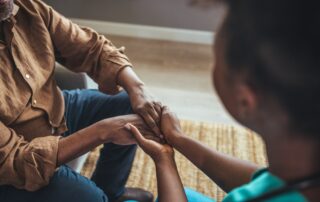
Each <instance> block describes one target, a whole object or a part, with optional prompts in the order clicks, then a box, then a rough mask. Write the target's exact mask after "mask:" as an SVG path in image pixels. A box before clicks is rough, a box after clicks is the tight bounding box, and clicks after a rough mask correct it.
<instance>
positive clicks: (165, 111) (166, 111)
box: [161, 105, 170, 113]
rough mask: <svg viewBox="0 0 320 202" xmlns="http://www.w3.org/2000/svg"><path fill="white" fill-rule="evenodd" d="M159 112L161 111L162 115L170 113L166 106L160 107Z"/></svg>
mask: <svg viewBox="0 0 320 202" xmlns="http://www.w3.org/2000/svg"><path fill="white" fill-rule="evenodd" d="M161 110H162V113H169V112H170V109H169V107H168V106H166V105H164V106H162V107H161Z"/></svg>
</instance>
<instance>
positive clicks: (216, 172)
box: [172, 135, 259, 192]
mask: <svg viewBox="0 0 320 202" xmlns="http://www.w3.org/2000/svg"><path fill="white" fill-rule="evenodd" d="M172 144H173V145H172V146H173V147H174V148H175V149H177V150H178V151H179V152H180V153H182V154H183V155H184V156H186V157H187V158H188V159H189V160H190V161H191V162H192V163H193V164H194V165H195V166H197V167H198V168H199V169H200V170H202V171H203V172H204V173H205V174H206V175H207V176H209V177H210V178H211V179H212V180H213V181H214V182H216V183H217V184H218V185H219V186H220V187H221V188H222V189H224V190H225V191H227V192H228V191H230V190H232V189H233V188H235V187H238V186H241V185H243V184H245V183H248V182H249V181H250V179H251V176H252V174H253V173H254V172H255V171H256V170H257V169H259V168H258V166H256V165H254V164H252V163H249V162H247V161H243V160H240V159H237V158H234V157H232V156H229V155H226V154H222V153H220V152H217V151H215V150H213V149H211V148H209V147H207V146H205V145H203V144H202V143H200V142H198V141H196V140H193V139H191V138H189V137H187V136H185V135H183V136H182V135H180V136H178V138H177V139H176V140H174V141H173V142H172Z"/></svg>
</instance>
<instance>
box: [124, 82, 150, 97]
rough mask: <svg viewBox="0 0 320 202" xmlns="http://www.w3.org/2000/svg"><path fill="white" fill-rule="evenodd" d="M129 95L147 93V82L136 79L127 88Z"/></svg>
mask: <svg viewBox="0 0 320 202" xmlns="http://www.w3.org/2000/svg"><path fill="white" fill-rule="evenodd" d="M125 90H126V91H127V93H128V95H129V96H131V95H138V96H139V95H141V96H143V95H144V94H145V84H144V83H143V82H142V81H136V82H134V83H133V84H131V85H129V86H127V87H126V88H125Z"/></svg>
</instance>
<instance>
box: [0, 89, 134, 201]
mask: <svg viewBox="0 0 320 202" xmlns="http://www.w3.org/2000/svg"><path fill="white" fill-rule="evenodd" d="M63 95H64V98H65V106H66V109H65V117H66V120H67V126H68V128H69V130H68V131H67V132H66V133H65V134H64V136H68V135H70V134H72V133H74V132H76V131H78V130H80V129H82V128H85V127H87V126H89V125H91V124H93V123H95V122H97V121H100V120H102V119H105V118H109V117H114V116H119V115H125V114H130V113H132V109H131V105H130V100H129V97H128V95H127V94H126V93H125V92H121V93H119V94H117V95H114V96H110V95H106V94H103V93H100V92H99V91H97V90H71V91H63ZM135 152H136V145H132V146H119V145H115V144H112V143H108V144H104V147H103V148H102V149H101V151H100V157H99V160H98V162H97V165H96V169H95V171H94V173H93V176H92V178H91V180H89V179H87V178H85V177H83V176H81V175H80V174H78V173H76V172H74V171H73V170H72V169H70V168H69V167H67V166H61V167H60V168H59V169H58V170H57V171H56V173H55V174H54V176H53V177H52V179H51V181H50V183H49V185H47V186H46V187H43V188H42V189H40V190H38V191H35V192H28V191H25V190H18V189H16V188H14V187H12V186H0V201H1V202H22V201H23V202H58V201H59V202H70V201H77V202H106V201H113V200H114V199H116V198H117V197H119V196H121V195H122V194H123V192H124V186H125V183H126V181H127V179H128V176H129V173H130V169H131V166H132V162H133V159H134V156H135ZM106 195H107V196H108V197H107V196H106ZM108 199H109V200H108Z"/></svg>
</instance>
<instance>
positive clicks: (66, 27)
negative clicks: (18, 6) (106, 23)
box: [33, 0, 132, 94]
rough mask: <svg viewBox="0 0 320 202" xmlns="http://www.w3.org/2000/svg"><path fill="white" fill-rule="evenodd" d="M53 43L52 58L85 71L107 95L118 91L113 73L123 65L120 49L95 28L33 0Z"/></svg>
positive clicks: (122, 51)
mask: <svg viewBox="0 0 320 202" xmlns="http://www.w3.org/2000/svg"><path fill="white" fill-rule="evenodd" d="M33 2H34V5H35V7H36V9H37V10H38V11H39V12H40V15H41V16H42V18H43V19H44V22H45V23H46V25H47V27H48V30H49V32H50V35H51V39H52V41H53V44H54V49H55V55H56V59H57V60H58V61H59V62H60V63H61V64H63V65H65V66H66V67H67V68H68V69H70V70H71V71H74V72H86V73H87V74H88V75H89V76H90V77H91V78H92V79H93V80H94V81H95V82H97V83H98V85H99V86H100V87H102V88H103V89H105V90H106V91H107V92H108V93H110V94H115V93H117V92H118V90H119V89H118V86H117V76H118V74H119V72H120V71H121V70H122V69H123V68H124V67H127V66H130V67H132V65H131V63H130V62H129V59H128V58H127V56H126V55H124V50H123V49H124V48H120V49H118V48H116V47H115V46H114V45H113V44H112V43H111V42H110V41H109V40H108V39H106V38H105V37H104V36H103V35H100V34H98V33H97V32H96V31H94V30H92V29H90V28H87V27H80V26H78V25H77V24H74V23H72V22H71V21H70V20H69V19H67V18H65V17H64V16H62V15H61V14H59V13H58V12H56V11H55V10H54V9H53V8H51V7H50V6H48V5H46V4H45V3H43V2H42V1H38V0H34V1H33Z"/></svg>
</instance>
